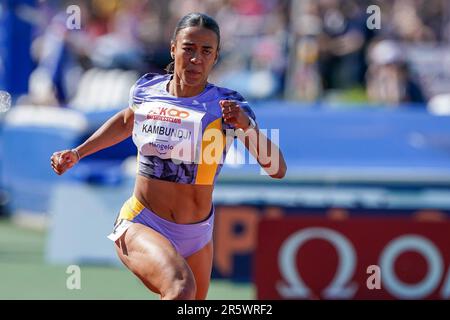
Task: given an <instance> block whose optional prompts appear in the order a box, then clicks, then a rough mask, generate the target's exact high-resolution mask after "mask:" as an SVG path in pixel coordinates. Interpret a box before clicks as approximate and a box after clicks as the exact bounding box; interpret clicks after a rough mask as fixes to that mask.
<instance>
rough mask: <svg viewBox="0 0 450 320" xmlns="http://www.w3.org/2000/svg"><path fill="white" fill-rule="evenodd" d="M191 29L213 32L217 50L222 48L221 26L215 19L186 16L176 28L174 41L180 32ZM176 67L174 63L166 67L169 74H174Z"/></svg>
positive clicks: (201, 14) (193, 14) (204, 15)
mask: <svg viewBox="0 0 450 320" xmlns="http://www.w3.org/2000/svg"><path fill="white" fill-rule="evenodd" d="M189 27H203V28H206V29H209V30H211V31H213V32H214V33H215V34H216V35H217V43H218V45H217V48H219V47H220V28H219V25H218V24H217V22H216V21H215V20H214V19H213V18H211V17H210V16H208V15H207V14H204V13H197V12H193V13H189V14H187V15H185V16H184V17H182V18H181V19H180V21H178V23H177V27H176V28H175V31H174V32H173V36H172V41H175V40H176V38H177V35H178V33H179V32H180V30H182V29H184V28H189ZM174 66H175V63H174V61H172V62H171V63H169V64H168V65H167V67H166V71H167V73H173V71H174Z"/></svg>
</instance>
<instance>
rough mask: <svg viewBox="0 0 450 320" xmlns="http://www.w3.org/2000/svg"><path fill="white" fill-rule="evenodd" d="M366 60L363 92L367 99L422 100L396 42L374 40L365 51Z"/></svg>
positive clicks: (392, 100)
mask: <svg viewBox="0 0 450 320" xmlns="http://www.w3.org/2000/svg"><path fill="white" fill-rule="evenodd" d="M369 60H370V67H369V69H368V72H367V94H368V97H369V99H370V100H372V101H375V102H381V103H387V104H399V103H402V102H405V103H409V102H411V103H422V104H424V103H425V102H426V100H425V98H424V94H423V92H422V89H421V86H420V85H419V84H418V82H417V81H415V79H414V78H413V76H412V74H411V72H410V70H409V68H408V65H407V63H406V61H405V58H404V55H403V52H402V49H401V47H400V46H399V45H398V44H397V43H396V42H394V41H389V40H383V41H380V42H378V43H376V44H375V45H374V46H373V47H372V48H371V50H370V51H369Z"/></svg>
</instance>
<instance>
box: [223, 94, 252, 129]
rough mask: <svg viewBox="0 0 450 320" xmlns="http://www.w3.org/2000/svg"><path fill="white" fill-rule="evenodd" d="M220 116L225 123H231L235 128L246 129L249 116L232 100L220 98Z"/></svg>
mask: <svg viewBox="0 0 450 320" xmlns="http://www.w3.org/2000/svg"><path fill="white" fill-rule="evenodd" d="M219 104H220V107H221V108H222V117H223V120H224V122H225V123H228V124H230V125H232V126H233V127H234V128H236V129H243V130H246V129H247V128H248V126H249V124H250V121H249V117H248V115H247V114H246V113H245V111H244V110H242V109H241V107H240V106H239V105H238V104H237V102H236V101H233V100H220V101H219Z"/></svg>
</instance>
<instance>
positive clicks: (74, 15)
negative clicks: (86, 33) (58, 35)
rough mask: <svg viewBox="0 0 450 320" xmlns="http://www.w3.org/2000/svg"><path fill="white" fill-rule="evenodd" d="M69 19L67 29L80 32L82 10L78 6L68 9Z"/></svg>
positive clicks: (71, 6)
mask: <svg viewBox="0 0 450 320" xmlns="http://www.w3.org/2000/svg"><path fill="white" fill-rule="evenodd" d="M66 13H67V15H68V16H67V19H66V27H67V29H69V30H80V29H81V9H80V7H79V6H77V5H74V4H73V5H70V6H68V7H67V9H66Z"/></svg>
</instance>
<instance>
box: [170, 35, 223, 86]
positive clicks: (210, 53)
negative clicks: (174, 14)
mask: <svg viewBox="0 0 450 320" xmlns="http://www.w3.org/2000/svg"><path fill="white" fill-rule="evenodd" d="M217 40H218V39H217V35H216V34H215V33H214V31H212V30H209V29H206V28H203V27H188V28H184V29H181V30H180V31H179V32H178V35H177V37H176V39H175V42H173V43H172V45H171V48H170V51H171V54H172V56H173V57H174V59H175V71H174V73H175V74H176V75H177V76H178V78H179V79H181V81H182V83H183V84H184V85H187V86H192V87H197V86H204V85H205V84H206V82H207V80H208V76H209V73H210V72H211V69H212V67H213V66H214V63H215V61H216V60H217V57H218V51H217V49H218V48H217V47H218V41H217Z"/></svg>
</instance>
